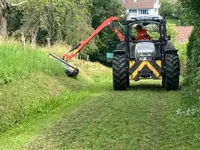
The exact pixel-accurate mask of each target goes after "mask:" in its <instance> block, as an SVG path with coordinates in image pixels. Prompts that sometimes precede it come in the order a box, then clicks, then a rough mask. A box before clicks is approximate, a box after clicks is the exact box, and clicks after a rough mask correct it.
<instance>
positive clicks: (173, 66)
mask: <svg viewBox="0 0 200 150" xmlns="http://www.w3.org/2000/svg"><path fill="white" fill-rule="evenodd" d="M179 75H180V63H179V57H178V55H177V54H166V56H165V74H164V78H163V79H164V81H163V84H164V87H165V88H166V89H167V90H178V88H179Z"/></svg>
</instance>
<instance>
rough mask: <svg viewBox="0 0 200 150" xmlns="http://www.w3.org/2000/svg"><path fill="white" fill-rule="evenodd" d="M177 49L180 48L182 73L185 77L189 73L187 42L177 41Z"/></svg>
mask: <svg viewBox="0 0 200 150" xmlns="http://www.w3.org/2000/svg"><path fill="white" fill-rule="evenodd" d="M175 47H176V49H178V54H179V59H180V66H181V75H182V76H183V77H184V78H185V75H186V73H187V62H188V57H187V43H175Z"/></svg>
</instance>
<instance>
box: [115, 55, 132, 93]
mask: <svg viewBox="0 0 200 150" xmlns="http://www.w3.org/2000/svg"><path fill="white" fill-rule="evenodd" d="M112 69H113V88H114V90H125V89H126V88H127V86H128V85H127V84H128V82H129V81H128V77H127V63H126V55H125V54H114V56H113V61H112Z"/></svg>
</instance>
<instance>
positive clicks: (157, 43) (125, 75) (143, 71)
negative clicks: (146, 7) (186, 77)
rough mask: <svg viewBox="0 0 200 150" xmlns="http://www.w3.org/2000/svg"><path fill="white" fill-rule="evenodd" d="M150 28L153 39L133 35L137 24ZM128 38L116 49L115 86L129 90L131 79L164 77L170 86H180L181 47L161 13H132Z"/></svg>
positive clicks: (113, 67) (163, 80)
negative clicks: (173, 38)
mask: <svg viewBox="0 0 200 150" xmlns="http://www.w3.org/2000/svg"><path fill="white" fill-rule="evenodd" d="M138 24H139V25H141V26H142V27H144V28H145V29H147V30H148V32H151V33H149V36H150V38H151V40H147V39H143V40H136V39H135V38H132V36H133V35H132V34H133V30H134V26H135V25H138ZM124 25H125V40H124V41H121V42H120V44H119V45H118V46H117V48H116V50H114V51H113V61H112V69H113V87H114V90H125V89H126V88H127V87H129V85H130V80H135V81H138V80H140V79H142V78H152V79H160V78H162V86H163V87H165V88H166V89H167V90H177V89H178V88H179V75H180V64H179V56H178V54H177V52H178V51H177V50H176V49H175V47H174V45H173V43H172V42H171V41H170V36H168V35H167V32H166V21H165V19H164V18H163V17H161V16H159V15H137V16H136V15H133V14H129V16H128V18H127V20H126V21H125V22H124Z"/></svg>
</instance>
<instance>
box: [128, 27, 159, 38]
mask: <svg viewBox="0 0 200 150" xmlns="http://www.w3.org/2000/svg"><path fill="white" fill-rule="evenodd" d="M138 27H139V29H137V28H138ZM160 29H161V25H160V24H155V23H138V24H132V26H131V32H130V33H131V35H130V37H132V38H134V37H135V39H136V40H143V39H144V40H160ZM140 35H147V36H149V38H142V37H140ZM147 36H146V37H147Z"/></svg>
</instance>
